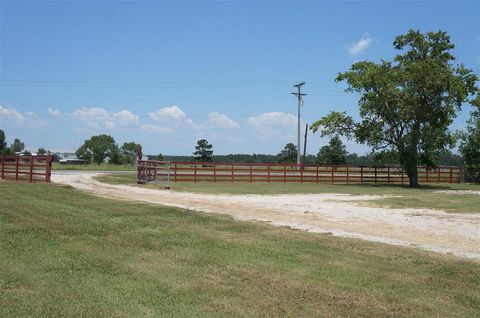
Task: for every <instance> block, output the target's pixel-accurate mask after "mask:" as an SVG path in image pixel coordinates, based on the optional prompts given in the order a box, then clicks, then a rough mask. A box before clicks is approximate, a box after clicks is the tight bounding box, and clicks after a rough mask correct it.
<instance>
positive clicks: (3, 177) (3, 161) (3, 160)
mask: <svg viewBox="0 0 480 318" xmlns="http://www.w3.org/2000/svg"><path fill="white" fill-rule="evenodd" d="M2 179H5V155H2Z"/></svg>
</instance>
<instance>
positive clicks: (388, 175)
mask: <svg viewBox="0 0 480 318" xmlns="http://www.w3.org/2000/svg"><path fill="white" fill-rule="evenodd" d="M387 184H390V166H388V167H387Z"/></svg>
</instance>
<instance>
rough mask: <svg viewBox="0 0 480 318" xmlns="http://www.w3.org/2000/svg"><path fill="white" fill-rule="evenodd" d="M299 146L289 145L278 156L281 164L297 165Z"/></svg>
mask: <svg viewBox="0 0 480 318" xmlns="http://www.w3.org/2000/svg"><path fill="white" fill-rule="evenodd" d="M297 153H298V150H297V146H295V145H294V144H292V143H288V144H286V145H285V147H284V148H283V149H282V151H280V153H279V154H278V155H277V158H278V162H279V163H296V162H297Z"/></svg>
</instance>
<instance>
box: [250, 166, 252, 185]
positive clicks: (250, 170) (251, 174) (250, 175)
mask: <svg viewBox="0 0 480 318" xmlns="http://www.w3.org/2000/svg"><path fill="white" fill-rule="evenodd" d="M252 174H253V171H252V163H251V162H250V183H252V182H253V180H252V179H253V175H252Z"/></svg>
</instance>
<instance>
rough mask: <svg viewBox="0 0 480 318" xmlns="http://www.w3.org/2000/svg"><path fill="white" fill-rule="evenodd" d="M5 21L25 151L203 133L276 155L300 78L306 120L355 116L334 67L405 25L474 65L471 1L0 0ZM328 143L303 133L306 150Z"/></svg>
mask: <svg viewBox="0 0 480 318" xmlns="http://www.w3.org/2000/svg"><path fill="white" fill-rule="evenodd" d="M0 28H1V29H0V35H1V37H0V39H1V40H0V54H1V55H0V128H1V129H3V130H4V131H5V132H6V134H7V138H8V141H9V142H11V141H12V140H13V138H14V137H18V138H20V139H22V140H23V141H25V143H26V145H27V146H28V147H30V148H38V147H40V146H43V147H46V148H49V149H65V150H75V149H76V148H78V147H79V146H80V145H81V143H82V142H83V140H85V139H87V138H88V137H90V136H92V135H94V134H98V133H107V134H111V135H112V136H113V137H114V138H115V139H116V141H117V142H118V143H120V144H121V143H123V142H125V141H136V142H140V143H141V144H142V145H143V146H144V149H145V152H147V153H163V154H191V152H192V151H193V146H194V144H195V141H196V140H198V139H200V138H206V139H208V140H209V141H210V142H211V143H212V144H213V145H214V151H215V153H217V154H226V153H278V152H279V150H280V149H281V148H282V147H283V146H284V145H285V144H286V143H288V142H294V143H295V141H296V137H295V136H296V135H295V134H296V132H295V131H296V130H295V127H296V126H295V125H296V124H295V123H296V117H295V116H296V100H295V97H294V96H293V95H291V94H290V92H292V91H293V87H292V85H293V84H294V83H295V82H298V81H305V82H306V83H307V84H306V85H305V86H304V92H305V93H307V94H309V95H308V96H306V97H305V104H304V108H303V109H302V117H303V120H304V122H305V123H312V122H313V121H315V120H316V119H318V118H319V117H320V116H322V115H325V114H327V113H328V112H330V111H331V110H334V109H335V110H345V111H347V112H349V113H350V114H352V115H356V114H357V99H358V96H355V95H352V94H347V93H344V91H343V90H344V88H345V86H344V84H342V83H335V82H334V79H335V76H336V74H337V73H338V72H342V71H345V70H347V69H348V68H349V66H350V65H351V64H352V63H354V62H356V61H359V60H364V59H367V60H373V61H379V60H380V59H390V58H392V57H393V56H394V54H395V51H394V50H393V48H392V41H393V38H394V37H395V35H398V34H402V33H405V32H406V31H407V30H408V29H409V28H413V29H420V30H421V31H423V32H427V31H436V30H439V29H441V30H446V31H447V32H448V33H449V34H450V35H451V37H452V41H453V42H454V44H455V45H456V47H455V51H454V53H455V55H456V56H457V57H458V60H459V61H460V62H462V63H464V64H465V65H466V66H468V67H470V68H473V69H474V71H475V72H476V73H477V74H480V2H475V1H470V2H467V1H452V2H449V1H439V2H435V1H419V2H418V1H403V2H393V1H385V2H381V1H372V2H365V1H355V2H346V1H329V2H323V1H309V2H301V1H280V2H275V1H258V2H256V1H247V2H240V1H213V2H203V1H194V2H186V1H180V2H165V1H131V2H130V1H128V2H127V1H57V2H49V1H35V2H28V1H3V0H0ZM470 110H471V109H470V108H469V107H468V106H467V107H465V108H464V111H463V112H462V113H461V114H460V115H459V117H458V119H457V120H456V121H455V123H454V125H453V127H452V129H461V128H462V127H463V125H464V122H465V120H466V119H467V118H468V113H469V111H470ZM325 142H326V140H322V139H321V138H319V136H318V135H311V134H310V137H309V142H308V153H313V154H315V153H316V152H317V151H318V148H319V147H320V146H322V145H323V144H325ZM347 146H348V150H349V151H351V152H359V153H365V152H367V150H368V149H367V148H365V147H363V146H360V145H355V144H354V143H351V142H349V143H347Z"/></svg>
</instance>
